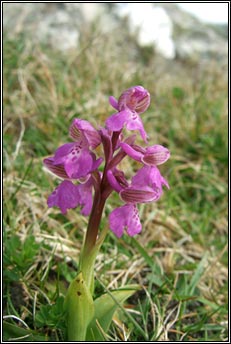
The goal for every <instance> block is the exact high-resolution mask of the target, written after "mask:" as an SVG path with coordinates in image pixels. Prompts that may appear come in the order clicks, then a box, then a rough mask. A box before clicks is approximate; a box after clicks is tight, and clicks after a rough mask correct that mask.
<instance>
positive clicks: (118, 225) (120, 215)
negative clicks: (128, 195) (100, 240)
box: [109, 204, 142, 238]
mask: <svg viewBox="0 0 231 344" xmlns="http://www.w3.org/2000/svg"><path fill="white" fill-rule="evenodd" d="M109 225H110V229H111V230H112V231H113V232H114V233H115V235H116V236H117V237H119V238H120V237H121V236H122V235H123V231H124V229H127V233H128V235H130V236H133V235H135V234H137V233H140V231H141V230H142V226H141V223H140V219H139V214H138V209H137V207H136V205H135V204H125V205H123V206H122V207H119V208H116V209H115V210H113V211H112V212H111V214H110V215H109Z"/></svg>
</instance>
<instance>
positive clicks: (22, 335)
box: [3, 321, 49, 342]
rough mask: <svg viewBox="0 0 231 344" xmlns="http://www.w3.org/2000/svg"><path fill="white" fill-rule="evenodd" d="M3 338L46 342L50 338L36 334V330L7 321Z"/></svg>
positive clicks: (5, 339)
mask: <svg viewBox="0 0 231 344" xmlns="http://www.w3.org/2000/svg"><path fill="white" fill-rule="evenodd" d="M3 340H4V341H13V340H15V341H16V340H17V342H20V341H22V342H45V341H48V340H49V338H48V337H46V336H42V335H39V334H36V332H35V331H32V330H30V329H25V328H22V327H19V326H17V325H14V324H11V323H9V322H7V321H4V322H3Z"/></svg>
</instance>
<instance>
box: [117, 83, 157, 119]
mask: <svg viewBox="0 0 231 344" xmlns="http://www.w3.org/2000/svg"><path fill="white" fill-rule="evenodd" d="M149 104H150V94H149V92H148V91H147V90H145V89H144V88H143V87H142V86H134V87H131V88H129V89H127V90H125V91H124V92H123V93H122V94H121V96H120V97H119V100H118V107H119V110H120V111H121V110H124V109H126V108H129V109H130V110H131V111H135V112H137V113H138V114H140V113H143V112H144V111H145V110H146V109H147V108H148V106H149Z"/></svg>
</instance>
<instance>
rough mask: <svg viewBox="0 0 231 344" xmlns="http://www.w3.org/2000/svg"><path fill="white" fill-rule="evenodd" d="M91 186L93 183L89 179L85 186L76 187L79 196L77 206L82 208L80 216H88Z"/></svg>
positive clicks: (90, 204) (90, 202)
mask: <svg viewBox="0 0 231 344" xmlns="http://www.w3.org/2000/svg"><path fill="white" fill-rule="evenodd" d="M92 186H93V181H92V179H91V178H90V179H89V180H88V181H87V182H86V183H85V184H79V185H78V190H79V194H80V202H79V205H80V206H82V207H83V208H82V210H81V214H82V215H84V216H87V215H89V214H90V212H91V209H92V203H93V201H92Z"/></svg>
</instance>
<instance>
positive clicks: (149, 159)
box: [142, 145, 170, 165]
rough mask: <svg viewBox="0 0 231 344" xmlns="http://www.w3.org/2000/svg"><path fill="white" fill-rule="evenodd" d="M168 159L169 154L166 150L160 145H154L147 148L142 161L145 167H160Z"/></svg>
mask: <svg viewBox="0 0 231 344" xmlns="http://www.w3.org/2000/svg"><path fill="white" fill-rule="evenodd" d="M169 157H170V152H169V150H168V149H167V148H165V147H163V146H161V145H154V146H151V147H147V149H146V153H145V154H144V157H143V159H142V161H143V163H145V164H147V165H161V164H163V163H164V162H165V161H167V160H168V159H169Z"/></svg>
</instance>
